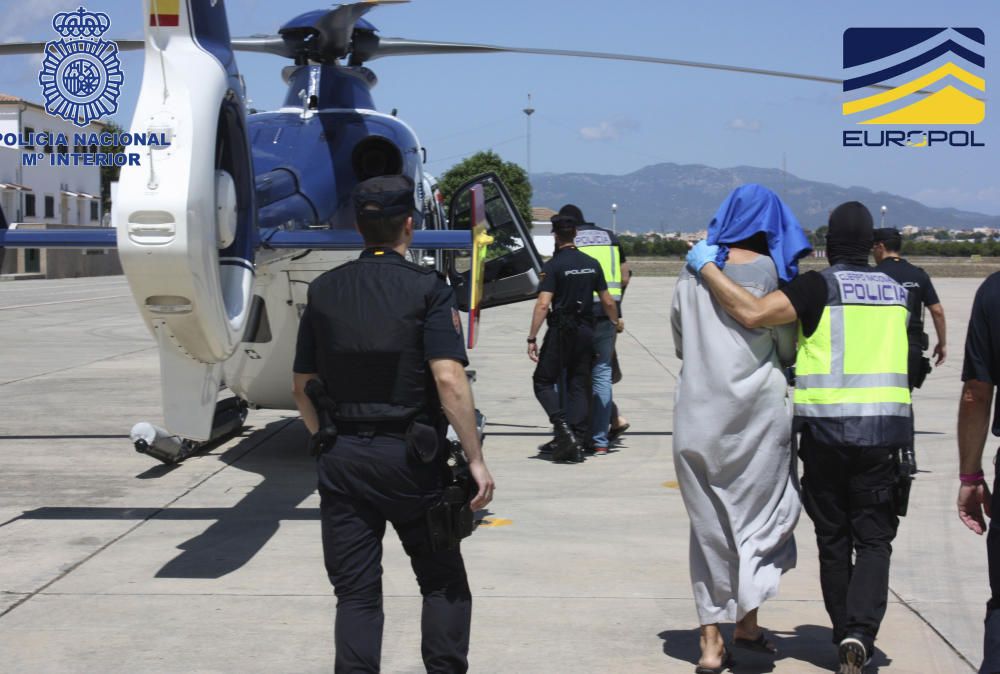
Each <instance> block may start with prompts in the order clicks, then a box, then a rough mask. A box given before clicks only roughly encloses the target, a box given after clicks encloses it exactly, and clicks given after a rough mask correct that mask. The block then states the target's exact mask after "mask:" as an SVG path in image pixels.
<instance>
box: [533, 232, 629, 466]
mask: <svg viewBox="0 0 1000 674" xmlns="http://www.w3.org/2000/svg"><path fill="white" fill-rule="evenodd" d="M576 226H577V220H576V218H574V217H572V216H569V215H555V216H553V217H552V233H553V235H554V236H555V243H556V252H555V255H553V256H552V259H551V260H549V261H548V262H546V263H545V265H544V266H543V267H542V282H541V285H540V286H539V294H538V300H537V301H536V302H535V309H534V312H533V313H532V316H531V329H530V331H529V332H528V357H529V358H531V360H532V361H534V362H536V363H538V366H537V367H536V368H535V374H534V376H533V380H534V387H535V397H536V398H538V402H539V403H541V405H542V407H543V408H544V409H545V413H546V414H548V415H549V421H551V422H552V425H553V428H554V431H555V448H554V449H553V452H552V459H553V460H554V461H557V462H563V461H570V462H579V461H582V460H583V448H582V446H581V443H580V439H581V438H582V439H584V442H586V439H587V438H589V437H590V422H589V419H588V418H587V408H588V402H589V400H590V369H591V364H592V363H593V360H594V318H595V317H594V309H593V307H594V301H593V297H594V293H595V292H596V293H598V294H599V296H600V300H601V305H602V307H603V309H604V311H605V313H606V314H607V316H608V318H609V319H610V320H611V322H612V323H614V324H615V325H616V326H617V329H618V332H621V331H622V330H624V329H625V324H624V323H623V322H622V321H621V319H620V318H619V316H618V307H617V306H616V305H615V301H614V299H612V297H611V295H610V293H608V284H607V281H606V280H605V278H604V272H603V271H601V265H600V264H599V263H598V262H597V260H595V259H594V258H592V257H590V256H589V255H584V254H583V253H581V252H580V251H579V250H577V249H576V246H575V245H574V243H573V241H574V238H575V237H576ZM543 322H547V323H548V329H547V330H546V331H545V340H544V342H543V343H542V348H541V352H539V349H538V331H539V330H540V329H541V327H542V323H543ZM557 386H558V390H557ZM560 392H563V394H564V395H563V398H564V400H563V402H560Z"/></svg>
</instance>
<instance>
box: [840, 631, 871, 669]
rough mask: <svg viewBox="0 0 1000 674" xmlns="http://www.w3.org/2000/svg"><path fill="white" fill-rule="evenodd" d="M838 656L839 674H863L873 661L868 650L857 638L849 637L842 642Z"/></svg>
mask: <svg viewBox="0 0 1000 674" xmlns="http://www.w3.org/2000/svg"><path fill="white" fill-rule="evenodd" d="M837 654H838V655H839V656H840V669H838V670H837V672H838V674H861V673H862V672H863V671H864V669H865V667H866V666H867V665H868V663H869V662H871V661H872V659H871V656H870V655H868V649H866V648H865V645H864V643H862V641H861V639H858V638H857V637H847V638H845V639H844V640H843V641H841V642H840V647H839V648H838V649H837Z"/></svg>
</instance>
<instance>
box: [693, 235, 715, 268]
mask: <svg viewBox="0 0 1000 674" xmlns="http://www.w3.org/2000/svg"><path fill="white" fill-rule="evenodd" d="M718 256H719V247H718V246H710V245H708V242H707V241H699V242H698V243H696V244H695V245H694V247H693V248H692V249H691V250H689V251H688V254H687V265H688V269H690V270H691V271H693V272H694V273H695V274H698V273H700V272H701V268H702V267H704V266H705V265H706V264H708V263H709V262H715V261H716V258H718Z"/></svg>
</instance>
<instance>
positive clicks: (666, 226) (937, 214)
mask: <svg viewBox="0 0 1000 674" xmlns="http://www.w3.org/2000/svg"><path fill="white" fill-rule="evenodd" d="M531 183H532V188H533V191H534V194H533V197H532V202H533V205H535V206H547V207H549V208H552V209H558V208H559V207H560V206H562V205H563V204H566V203H573V204H576V205H577V206H579V207H580V208H581V209H582V210H583V212H584V214H585V215H586V217H587V219H588V220H591V221H593V222H596V223H597V224H599V225H602V226H610V225H611V204H612V203H617V204H618V214H617V223H616V224H617V229H618V231H619V232H622V231H633V232H647V231H662V232H677V231H680V232H693V231H697V230H700V229H704V228H705V227H707V226H708V223H709V221H710V220H711V219H712V216H713V215H714V214H715V211H716V209H717V208H718V207H719V204H721V203H722V200H723V199H724V198H725V197H726V195H727V194H729V192H730V191H732V190H733V188H735V187H738V186H739V185H743V184H746V183H759V184H761V185H764V186H765V187H769V188H770V189H772V190H774V191H775V192H777V193H778V195H779V196H780V197H781V198H782V200H783V201H784V202H785V203H786V204H788V206H789V207H790V208H791V209H792V212H793V213H795V215H796V216H797V217H798V218H799V222H801V224H802V226H803V227H804V228H806V229H816V228H817V227H820V226H821V225H825V224H826V220H827V216H828V215H829V213H830V211H831V210H833V208H834V207H836V206H837V205H838V204H841V203H843V202H845V201H852V200H857V201H861V202H862V203H864V204H865V205H866V206H868V208H869V209H870V210H871V212H872V215H873V216H874V217H875V222H876V227H877V226H879V220H880V216H879V209H880V208H881V207H882V206H885V207H886V208H887V209H888V210H887V215H886V226H887V227H904V226H906V225H915V226H917V227H921V228H925V227H932V228H942V229H971V228H973V227H993V228H1000V216H995V215H984V214H982V213H972V212H969V211H961V210H958V209H955V208H931V207H930V206H925V205H923V204H921V203H920V202H918V201H914V200H913V199H907V198H905V197H901V196H898V195H895V194H890V193H888V192H873V191H872V190H869V189H866V188H864V187H841V186H839V185H833V184H830V183H821V182H816V181H812V180H803V179H802V178H798V177H796V176H794V175H792V174H790V173H785V172H783V171H781V170H779V169H766V168H757V167H753V166H736V167H734V168H722V169H720V168H712V167H710V166H703V165H700V164H671V163H663V164H653V165H651V166H646V167H645V168H641V169H639V170H638V171H634V172H633V173H629V174H626V175H601V174H596V173H539V174H535V175H533V176H532V180H531Z"/></svg>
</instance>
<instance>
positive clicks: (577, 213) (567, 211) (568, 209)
mask: <svg viewBox="0 0 1000 674" xmlns="http://www.w3.org/2000/svg"><path fill="white" fill-rule="evenodd" d="M559 215H565V216H567V217H570V218H573V219H574V220H576V226H577V227H579V226H580V225H582V224H584V223H585V222H586V220H584V219H583V211H581V210H580V207H579V206H577V205H576V204H566V205H565V206H563V207H562V208H560V209H559Z"/></svg>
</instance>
